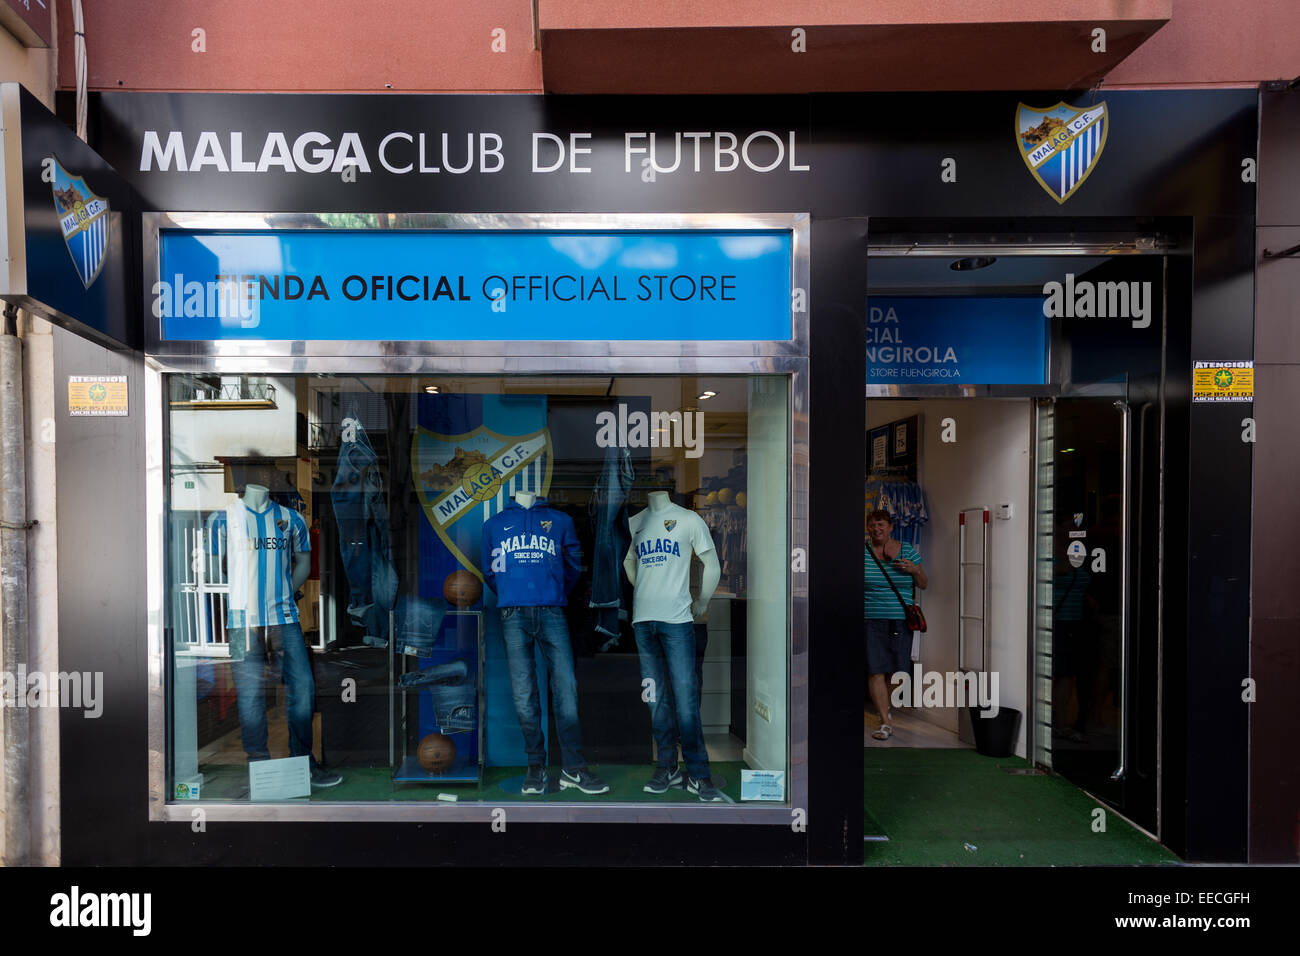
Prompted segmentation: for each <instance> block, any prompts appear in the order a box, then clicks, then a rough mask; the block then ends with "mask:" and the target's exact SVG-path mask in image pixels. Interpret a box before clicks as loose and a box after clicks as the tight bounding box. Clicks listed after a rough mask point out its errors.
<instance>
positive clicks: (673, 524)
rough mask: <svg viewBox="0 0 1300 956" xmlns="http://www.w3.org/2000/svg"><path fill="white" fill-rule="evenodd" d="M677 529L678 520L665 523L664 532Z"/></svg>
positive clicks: (674, 519)
mask: <svg viewBox="0 0 1300 956" xmlns="http://www.w3.org/2000/svg"><path fill="white" fill-rule="evenodd" d="M676 527H677V519H676V518H673V519H672V520H671V521H668V520H666V521H664V530H665V531H672V530H673V528H676Z"/></svg>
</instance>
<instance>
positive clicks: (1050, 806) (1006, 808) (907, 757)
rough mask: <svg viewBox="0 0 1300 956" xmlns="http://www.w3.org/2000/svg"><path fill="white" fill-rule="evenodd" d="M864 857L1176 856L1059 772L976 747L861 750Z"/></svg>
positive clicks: (991, 860) (948, 861) (1157, 859)
mask: <svg viewBox="0 0 1300 956" xmlns="http://www.w3.org/2000/svg"><path fill="white" fill-rule="evenodd" d="M863 760H864V767H865V769H864V777H863V801H864V804H865V807H864V809H865V821H866V829H865V831H864V834H865V835H866V836H868V837H871V836H881V835H884V836H887V837H888V838H889V839H888V841H872V840H868V841H864V842H863V844H862V845H863V855H864V863H865V864H866V865H867V866H900V865H901V866H1079V865H1092V866H1096V865H1131V864H1151V863H1177V862H1179V860H1178V857H1177V856H1175V855H1174V854H1173V853H1171V852H1170V851H1169V850H1167V849H1165V848H1164V847H1163V846H1161V845H1160V844H1158V843H1156V842H1155V841H1153V840H1152V839H1151V838H1150V837H1148V836H1146V835H1145V834H1144V833H1142V832H1141V831H1139V830H1137V829H1135V828H1134V827H1132V826H1131V825H1130V824H1129V823H1127V822H1126V821H1125V820H1123V819H1121V818H1120V817H1119V816H1117V815H1116V814H1115V813H1113V812H1110V811H1109V810H1107V812H1106V814H1105V826H1106V830H1105V832H1104V833H1099V832H1095V831H1094V813H1093V811H1094V810H1095V809H1096V808H1097V807H1102V808H1103V809H1106V808H1105V807H1104V805H1103V804H1101V803H1100V802H1099V801H1097V800H1094V799H1093V798H1091V797H1089V796H1088V795H1087V794H1086V793H1084V792H1083V791H1082V790H1080V789H1078V788H1077V787H1075V786H1074V785H1073V784H1071V783H1070V782H1069V781H1067V780H1066V779H1065V778H1063V777H1059V776H1056V775H1054V774H1041V775H1030V774H1024V775H1021V774H1012V773H1008V772H1007V771H1006V769H1004V768H1020V769H1029V767H1030V765H1029V764H1028V763H1027V762H1025V761H1024V760H1022V759H1020V758H1018V757H1010V758H995V757H983V756H981V755H980V754H978V753H976V752H975V751H974V750H910V749H902V748H884V747H880V748H876V747H868V748H866V749H865V750H864V754H863Z"/></svg>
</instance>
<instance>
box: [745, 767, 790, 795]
mask: <svg viewBox="0 0 1300 956" xmlns="http://www.w3.org/2000/svg"><path fill="white" fill-rule="evenodd" d="M740 799H742V800H784V799H785V771H784V770H742V771H740Z"/></svg>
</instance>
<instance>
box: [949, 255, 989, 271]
mask: <svg viewBox="0 0 1300 956" xmlns="http://www.w3.org/2000/svg"><path fill="white" fill-rule="evenodd" d="M997 261H998V260H997V258H996V257H995V256H967V257H966V258H965V259H954V260H953V261H952V262H950V263H948V268H949V269H951V270H953V271H954V272H970V271H971V270H972V269H987V268H988V267H989V266H991V265H993V263H995V262H997Z"/></svg>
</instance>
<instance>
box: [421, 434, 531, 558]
mask: <svg viewBox="0 0 1300 956" xmlns="http://www.w3.org/2000/svg"><path fill="white" fill-rule="evenodd" d="M552 463H553V455H552V452H551V433H550V431H548V430H547V429H545V428H543V429H540V430H538V431H535V432H532V433H531V434H524V435H505V434H502V433H500V432H496V431H493V430H492V429H490V428H487V427H485V426H481V427H479V428H476V429H474V430H473V431H469V432H464V433H462V434H459V435H447V434H440V433H438V432H434V431H431V430H429V429H427V428H424V427H423V426H421V427H418V428H417V429H416V431H415V437H414V439H413V440H412V446H411V470H412V477H413V478H414V480H415V490H416V494H417V495H418V496H419V499H420V505H421V506H422V507H423V509H424V514H425V516H426V517H427V518H428V519H429V524H430V525H432V526H433V530H434V531H435V532H437V535H438V537H439V538H440V539H441V540H442V543H443V544H444V545H445V546H446V548H447V550H448V551H449V552H450V553H451V554H452V555H453V556H454V557H455V558H456V560H457V561H458V562H459V563H460V565H461V567H463V568H465V569H466V570H468V571H470V572H471V573H473V574H474V575H476V576H477V577H479V578H482V576H483V572H482V570H481V569H480V568H479V566H478V561H477V555H478V541H479V539H480V536H481V533H482V529H483V524H484V522H486V521H487V519H488V518H490V517H492V516H493V515H494V514H497V513H498V512H500V511H501V510H502V509H503V508H505V507H506V505H507V504H508V503H509V501H510V499H511V497H512V496H513V495H514V493H515V492H516V491H530V492H532V493H533V494H535V495H541V496H545V494H546V492H547V490H548V489H549V488H550V486H551V471H552Z"/></svg>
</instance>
